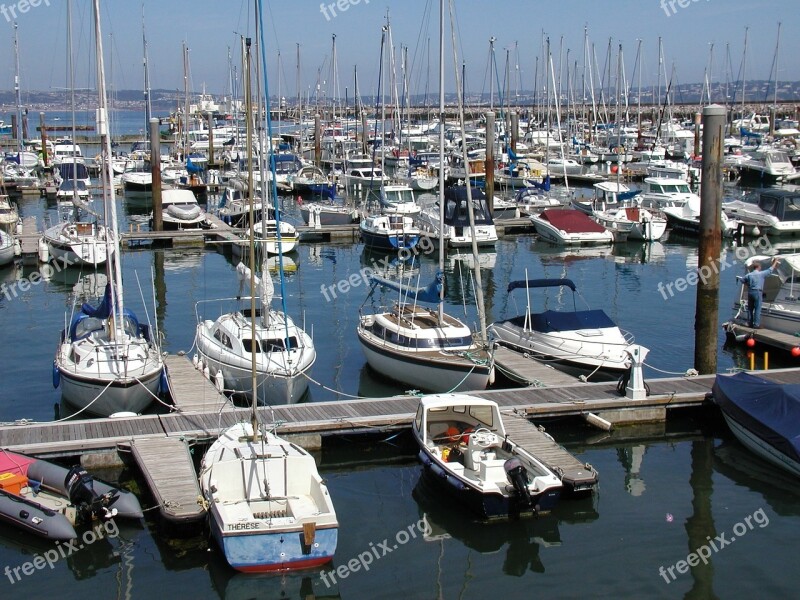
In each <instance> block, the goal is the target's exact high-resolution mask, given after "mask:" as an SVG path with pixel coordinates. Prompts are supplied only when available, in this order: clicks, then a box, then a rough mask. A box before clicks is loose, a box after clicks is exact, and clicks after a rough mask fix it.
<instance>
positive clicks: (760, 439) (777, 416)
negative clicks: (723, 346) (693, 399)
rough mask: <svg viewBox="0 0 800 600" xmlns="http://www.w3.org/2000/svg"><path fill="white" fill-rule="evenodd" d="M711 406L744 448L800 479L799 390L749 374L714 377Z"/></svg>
mask: <svg viewBox="0 0 800 600" xmlns="http://www.w3.org/2000/svg"><path fill="white" fill-rule="evenodd" d="M711 394H712V399H713V401H714V404H716V405H717V406H719V407H720V410H721V411H722V416H723V417H724V418H725V422H726V423H727V424H728V427H730V430H731V431H732V432H733V435H734V436H736V439H738V440H739V441H740V442H741V443H742V445H743V446H745V447H746V448H747V449H748V450H750V451H751V452H753V453H754V454H756V455H757V456H759V457H760V458H762V459H764V460H766V461H768V462H770V463H772V464H773V465H776V466H778V467H780V468H782V469H785V470H786V471H788V472H789V473H791V474H792V475H795V476H800V386H799V385H797V384H787V383H777V382H774V381H769V380H767V379H765V378H762V377H759V376H757V375H754V374H752V373H747V372H741V373H736V374H735V375H717V378H716V379H715V380H714V386H713V387H712V389H711Z"/></svg>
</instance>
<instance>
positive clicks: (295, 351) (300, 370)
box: [195, 263, 317, 405]
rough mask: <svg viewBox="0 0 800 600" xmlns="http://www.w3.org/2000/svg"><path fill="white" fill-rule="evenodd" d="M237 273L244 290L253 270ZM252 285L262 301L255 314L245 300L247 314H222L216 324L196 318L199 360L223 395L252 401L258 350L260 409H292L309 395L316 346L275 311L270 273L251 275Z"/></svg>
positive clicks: (240, 311) (241, 269) (243, 310)
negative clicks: (289, 406)
mask: <svg viewBox="0 0 800 600" xmlns="http://www.w3.org/2000/svg"><path fill="white" fill-rule="evenodd" d="M265 270H266V269H265ZM236 272H237V275H238V278H239V281H240V286H243V285H244V284H245V283H246V282H247V281H248V280H250V278H251V277H250V268H249V267H247V266H246V265H244V264H243V263H239V264H238V265H237V267H236ZM253 281H254V284H255V289H254V292H253V293H256V294H257V295H258V297H259V305H258V306H257V307H256V309H255V313H253V312H252V307H250V306H249V305H250V302H249V298H247V299H246V301H247V302H246V304H247V305H248V307H247V308H245V307H242V308H240V309H238V310H235V311H232V312H228V313H224V314H223V315H221V316H220V317H218V318H217V319H216V320H214V321H211V320H203V319H200V318H199V316H198V325H197V330H196V336H195V343H196V345H197V351H198V358H197V359H198V361H202V365H203V368H205V367H208V369H209V376H210V377H211V378H212V379H213V380H214V381H215V382H216V381H217V380H219V385H220V387H221V388H222V389H225V390H227V391H230V392H233V393H235V394H237V395H242V396H244V397H246V398H248V399H252V396H253V385H252V373H251V369H252V354H251V353H252V350H253V348H255V349H256V377H257V382H256V383H257V389H256V392H255V394H256V399H257V401H258V403H259V404H262V405H268V404H293V403H295V402H298V401H299V400H300V399H301V398H302V397H303V395H304V394H305V393H306V390H307V389H308V377H307V374H308V373H309V372H310V370H311V367H312V366H313V365H314V361H315V360H316V357H317V355H316V351H315V349H314V342H313V341H312V339H311V337H310V336H309V335H308V334H307V333H306V332H305V331H304V330H303V329H301V328H300V327H298V326H297V325H296V324H295V323H294V321H293V320H292V318H291V317H290V316H289V315H287V314H285V313H284V312H282V311H278V310H275V309H273V308H272V306H271V302H272V299H273V296H274V289H273V285H272V279H271V277H270V275H269V273H268V272H267V273H264V274H262V277H257V276H255V275H253ZM262 282H263V283H262ZM214 302H218V301H216V300H215V301H214ZM253 330H255V340H256V342H255V343H253V339H254V338H253Z"/></svg>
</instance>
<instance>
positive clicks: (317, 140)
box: [314, 113, 322, 167]
mask: <svg viewBox="0 0 800 600" xmlns="http://www.w3.org/2000/svg"><path fill="white" fill-rule="evenodd" d="M314 164H315V165H316V166H318V167H319V166H320V165H321V164H322V124H321V122H320V117H319V113H315V114H314Z"/></svg>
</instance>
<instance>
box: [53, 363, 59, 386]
mask: <svg viewBox="0 0 800 600" xmlns="http://www.w3.org/2000/svg"><path fill="white" fill-rule="evenodd" d="M60 384H61V371H59V370H58V365H57V364H56V361H53V387H54V388H56V389H57V388H58V386H59V385H60Z"/></svg>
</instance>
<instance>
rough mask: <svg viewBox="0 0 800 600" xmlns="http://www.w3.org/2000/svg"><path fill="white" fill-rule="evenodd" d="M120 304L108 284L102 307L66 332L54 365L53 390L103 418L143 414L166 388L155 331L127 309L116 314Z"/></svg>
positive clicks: (80, 316) (85, 310)
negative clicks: (120, 414) (59, 389)
mask: <svg viewBox="0 0 800 600" xmlns="http://www.w3.org/2000/svg"><path fill="white" fill-rule="evenodd" d="M112 262H113V263H115V262H117V261H112ZM115 302H116V304H117V306H118V303H119V295H118V294H114V293H112V284H111V283H108V284H106V288H105V292H104V296H103V299H102V301H101V302H100V304H99V305H98V306H96V307H94V306H91V305H90V304H88V303H87V304H84V305H83V306H82V307H81V310H80V311H79V312H78V313H77V314H75V315H74V316H73V317H72V320H71V321H70V324H69V327H68V329H66V330H64V331H62V332H61V340H60V343H59V345H58V348H57V349H56V357H55V361H54V363H53V385H54V387H59V386H60V387H61V394H62V397H63V398H64V400H66V401H67V402H69V403H70V404H71V405H73V406H75V407H77V408H79V409H81V410H85V411H86V412H87V413H90V414H93V415H96V416H100V417H108V416H110V415H112V414H114V413H119V412H130V413H134V414H138V413H140V412H142V411H143V410H144V409H145V408H147V407H148V406H149V405H150V404H151V403H152V402H153V399H154V398H156V397H158V393H159V392H160V391H162V390H163V389H165V388H166V381H165V375H164V363H163V359H162V357H161V352H160V348H159V345H158V343H157V341H156V339H155V336H154V335H152V331H151V329H150V327H149V326H148V325H145V324H143V323H139V321H138V319H137V318H136V315H135V314H134V313H133V312H132V311H130V310H128V309H123V310H122V311H120V310H114V309H113V307H114V305H115Z"/></svg>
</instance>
